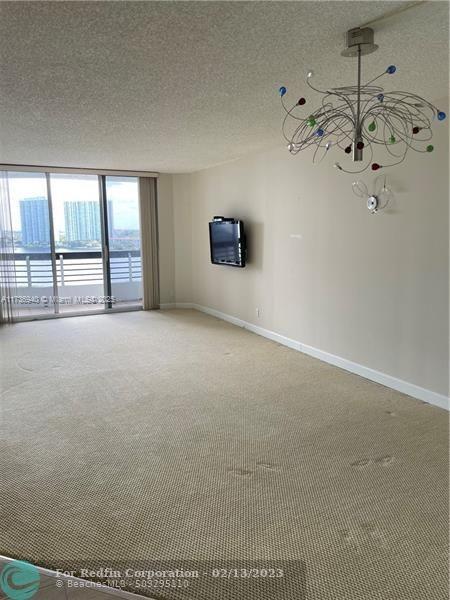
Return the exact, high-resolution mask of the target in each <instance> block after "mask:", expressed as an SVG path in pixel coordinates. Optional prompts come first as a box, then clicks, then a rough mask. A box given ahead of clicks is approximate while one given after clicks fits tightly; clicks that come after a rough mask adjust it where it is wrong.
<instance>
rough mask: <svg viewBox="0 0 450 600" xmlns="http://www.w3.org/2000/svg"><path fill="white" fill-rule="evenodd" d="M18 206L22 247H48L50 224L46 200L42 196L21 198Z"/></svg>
mask: <svg viewBox="0 0 450 600" xmlns="http://www.w3.org/2000/svg"><path fill="white" fill-rule="evenodd" d="M19 204H20V222H21V229H22V244H23V245H24V246H30V245H32V244H36V245H37V244H41V245H48V244H49V243H50V224H49V217H48V203H47V198H45V197H43V196H36V197H34V198H23V199H22V200H20V202H19Z"/></svg>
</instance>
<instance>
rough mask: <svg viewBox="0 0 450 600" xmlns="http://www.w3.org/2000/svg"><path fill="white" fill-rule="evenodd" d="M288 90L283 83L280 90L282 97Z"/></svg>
mask: <svg viewBox="0 0 450 600" xmlns="http://www.w3.org/2000/svg"><path fill="white" fill-rule="evenodd" d="M286 92H287V89H286V88H285V87H284V85H282V86H281V87H280V89H279V90H278V93H279V94H280V96H281V97H283V96H284V95H285V93H286Z"/></svg>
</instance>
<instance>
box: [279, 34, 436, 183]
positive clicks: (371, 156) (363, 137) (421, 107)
mask: <svg viewBox="0 0 450 600" xmlns="http://www.w3.org/2000/svg"><path fill="white" fill-rule="evenodd" d="M345 42H346V47H345V49H344V50H343V51H342V52H341V55H342V56H345V57H356V58H357V77H356V79H357V83H356V85H350V86H345V87H339V88H329V89H325V90H321V89H318V88H316V87H315V86H313V85H312V84H311V79H312V77H313V75H314V73H313V72H312V71H309V72H308V74H307V77H306V83H307V85H308V86H309V87H310V88H311V89H312V90H314V91H315V92H318V93H320V94H322V103H321V105H320V106H319V107H317V108H316V109H314V110H312V111H310V110H308V107H307V104H308V102H307V100H306V98H304V97H301V98H300V99H299V100H297V102H296V103H295V104H294V105H293V106H292V107H291V108H288V107H287V106H286V104H285V100H284V97H285V95H286V92H287V89H286V88H285V87H284V86H282V87H280V89H279V94H280V97H281V103H282V105H283V108H284V110H285V113H286V114H285V116H284V119H283V127H282V130H283V135H284V138H285V139H286V141H287V142H288V150H289V152H290V153H291V154H297V153H298V152H300V151H301V150H305V149H306V148H309V147H313V148H314V156H313V162H320V161H321V160H322V159H323V158H324V157H325V156H326V155H327V153H328V152H329V150H331V149H333V150H335V151H337V152H342V153H343V154H344V155H346V154H347V155H351V157H352V159H353V162H355V163H362V164H360V165H358V168H357V169H354V170H352V169H348V168H346V167H344V166H342V165H341V164H340V163H339V162H336V163H335V164H334V166H335V168H337V169H338V170H340V171H344V172H346V173H361V172H362V171H365V170H366V169H368V168H372V170H373V171H378V169H381V168H385V167H392V166H394V165H398V164H400V163H402V162H403V161H404V160H405V158H406V155H407V153H408V150H410V149H411V150H415V151H416V152H423V153H429V152H433V150H434V146H433V145H432V144H431V143H430V141H431V138H432V137H433V133H432V125H433V122H434V121H443V120H444V119H445V118H446V114H445V113H444V112H443V111H441V110H439V109H438V108H436V106H434V105H433V104H431V102H428V101H427V100H425V99H423V98H421V97H420V96H417V95H416V94H413V93H410V92H401V91H394V92H386V91H385V90H384V88H382V87H380V86H377V85H373V84H374V82H375V81H377V80H378V79H380V78H381V77H383V76H385V75H394V73H395V72H396V70H397V68H396V66H395V65H389V66H388V67H387V68H386V69H385V70H384V71H383V72H382V73H380V74H379V75H377V76H376V77H374V78H373V79H371V80H370V81H368V82H367V83H364V84H363V83H361V81H362V75H361V62H362V61H361V57H362V56H364V55H366V54H370V53H372V52H375V50H377V48H378V46H377V45H376V44H375V43H374V32H373V29H371V28H370V27H363V28H359V27H357V28H355V29H350V30H349V31H347V33H346V35H345ZM288 130H289V131H288ZM382 151H384V152H383V154H384V155H385V156H384V157H383V159H382V158H376V157H377V155H378V154H381V152H382ZM375 160H380V161H382V163H381V162H380V163H379V162H375Z"/></svg>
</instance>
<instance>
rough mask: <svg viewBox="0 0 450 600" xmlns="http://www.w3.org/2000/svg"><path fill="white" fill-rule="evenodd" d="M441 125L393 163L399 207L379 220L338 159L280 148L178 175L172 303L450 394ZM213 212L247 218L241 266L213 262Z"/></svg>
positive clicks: (443, 132)
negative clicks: (427, 144)
mask: <svg viewBox="0 0 450 600" xmlns="http://www.w3.org/2000/svg"><path fill="white" fill-rule="evenodd" d="M436 128H437V129H440V131H438V132H437V134H436V136H435V140H434V142H433V143H434V145H435V152H434V153H432V154H416V153H414V152H410V154H409V155H408V157H407V159H406V161H405V163H404V164H403V165H401V166H399V167H396V168H394V169H392V170H386V172H385V173H386V175H387V177H388V183H389V185H390V186H391V187H392V188H393V189H394V191H395V202H394V203H393V204H392V206H391V208H390V209H389V210H388V211H386V212H385V213H380V214H378V215H376V216H373V215H370V214H369V212H368V211H367V209H366V208H365V205H364V202H363V201H362V200H360V199H358V198H356V197H355V196H354V195H353V193H352V187H351V184H352V181H353V180H354V176H352V175H347V174H344V173H341V172H338V171H336V170H335V169H333V167H332V163H333V162H334V161H333V160H330V161H329V162H327V163H322V164H320V165H313V164H312V163H311V155H308V154H306V155H305V154H301V155H298V156H296V157H292V156H290V155H289V154H288V153H287V150H286V149H284V148H281V149H274V150H270V151H267V152H264V153H260V154H258V155H253V156H250V157H248V158H245V159H242V160H239V161H235V162H232V163H228V164H226V165H222V166H219V167H216V168H212V169H207V170H204V171H200V172H197V173H194V174H187V175H175V176H174V177H173V190H172V191H173V219H174V221H173V222H174V239H175V246H174V260H175V266H174V273H173V276H174V289H175V299H176V301H177V302H194V303H197V304H199V305H202V306H206V307H210V308H213V309H216V310H219V311H221V312H223V313H226V314H228V315H232V316H234V317H237V318H240V319H243V320H244V321H248V322H251V323H254V324H256V325H259V326H261V327H264V328H266V329H269V330H271V331H274V332H277V333H280V334H282V335H285V336H287V337H289V338H293V339H295V340H298V341H300V342H302V343H304V344H308V345H310V346H313V347H315V348H318V349H320V350H323V351H326V352H330V353H332V354H335V355H338V356H340V357H343V358H345V359H348V360H351V361H354V362H356V363H360V364H362V365H365V366H367V367H370V368H372V369H376V370H378V371H381V372H383V373H386V374H388V375H391V376H393V377H396V378H399V379H402V380H405V381H407V382H410V383H413V384H415V385H418V386H421V387H423V388H426V389H428V390H432V391H434V392H437V393H439V394H445V395H447V394H448V309H449V302H448V300H449V297H448V294H449V285H448V279H449V268H448V267H449V264H448V227H449V215H448V208H449V207H448V138H447V136H448V127H447V125H446V124H445V123H444V124H437V127H436ZM374 177H375V175H374V174H373V173H372V172H371V171H369V172H367V173H364V174H363V175H362V176H359V178H360V179H363V180H364V181H365V182H366V183H368V184H369V185H371V184H372V181H373V180H374ZM216 214H219V215H225V216H229V217H230V216H232V217H236V218H240V219H243V220H244V221H245V224H246V228H247V235H248V239H249V243H250V247H249V264H248V266H247V267H246V268H245V269H236V268H231V267H223V266H216V265H212V264H210V258H209V239H208V221H209V220H210V219H211V217H212V216H213V215H216ZM257 308H259V309H260V317H259V318H258V317H257V315H256V309H257Z"/></svg>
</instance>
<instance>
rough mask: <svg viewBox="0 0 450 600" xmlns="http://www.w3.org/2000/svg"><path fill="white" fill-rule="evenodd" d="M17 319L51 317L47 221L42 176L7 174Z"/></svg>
mask: <svg viewBox="0 0 450 600" xmlns="http://www.w3.org/2000/svg"><path fill="white" fill-rule="evenodd" d="M8 189H9V196H10V203H11V220H12V245H11V246H12V251H13V254H14V266H15V270H16V282H17V290H16V291H17V295H16V298H15V302H14V304H15V308H16V314H17V316H18V317H28V316H37V315H45V314H53V313H54V298H53V273H52V261H51V251H50V219H49V208H48V199H47V181H46V178H45V174H44V173H18V172H17V173H16V172H9V173H8Z"/></svg>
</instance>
